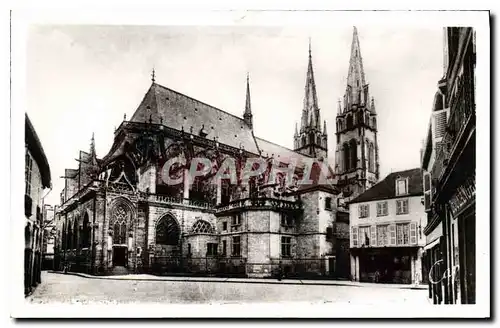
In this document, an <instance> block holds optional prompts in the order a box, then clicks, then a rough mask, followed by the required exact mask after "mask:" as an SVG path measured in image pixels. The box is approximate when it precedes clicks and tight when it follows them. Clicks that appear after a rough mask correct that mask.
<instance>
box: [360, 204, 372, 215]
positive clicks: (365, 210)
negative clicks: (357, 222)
mask: <svg viewBox="0 0 500 328" xmlns="http://www.w3.org/2000/svg"><path fill="white" fill-rule="evenodd" d="M369 210H370V206H369V205H368V204H362V205H359V217H360V218H367V217H369V216H370V212H369Z"/></svg>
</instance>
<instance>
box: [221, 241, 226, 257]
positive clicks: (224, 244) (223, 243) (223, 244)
mask: <svg viewBox="0 0 500 328" xmlns="http://www.w3.org/2000/svg"><path fill="white" fill-rule="evenodd" d="M226 251H227V241H226V240H223V241H222V256H226Z"/></svg>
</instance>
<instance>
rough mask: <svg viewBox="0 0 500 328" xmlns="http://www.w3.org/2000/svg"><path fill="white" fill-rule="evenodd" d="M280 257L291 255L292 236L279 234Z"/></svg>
mask: <svg viewBox="0 0 500 328" xmlns="http://www.w3.org/2000/svg"><path fill="white" fill-rule="evenodd" d="M281 257H292V237H290V236H281Z"/></svg>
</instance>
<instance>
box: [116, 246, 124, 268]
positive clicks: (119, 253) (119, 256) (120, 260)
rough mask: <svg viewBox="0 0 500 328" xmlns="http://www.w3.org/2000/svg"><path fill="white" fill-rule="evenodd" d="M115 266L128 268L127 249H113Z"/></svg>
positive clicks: (120, 247)
mask: <svg viewBox="0 0 500 328" xmlns="http://www.w3.org/2000/svg"><path fill="white" fill-rule="evenodd" d="M113 266H123V267H124V266H127V247H125V246H114V247H113Z"/></svg>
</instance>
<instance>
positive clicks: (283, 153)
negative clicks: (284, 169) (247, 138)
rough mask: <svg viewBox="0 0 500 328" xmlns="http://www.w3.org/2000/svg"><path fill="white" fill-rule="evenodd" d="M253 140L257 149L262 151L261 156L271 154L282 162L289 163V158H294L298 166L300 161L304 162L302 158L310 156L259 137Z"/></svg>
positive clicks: (269, 155)
mask: <svg viewBox="0 0 500 328" xmlns="http://www.w3.org/2000/svg"><path fill="white" fill-rule="evenodd" d="M255 140H256V141H257V144H258V146H259V149H260V150H261V151H262V156H264V157H271V156H273V157H274V158H275V159H276V160H279V161H281V162H282V163H286V164H289V163H290V162H291V159H295V160H296V161H297V162H296V163H297V166H300V163H304V159H308V158H310V157H309V156H306V155H302V154H300V153H297V152H295V151H293V150H291V149H289V148H286V147H283V146H280V145H278V144H276V143H274V142H271V141H268V140H264V139H262V138H259V137H255Z"/></svg>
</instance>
